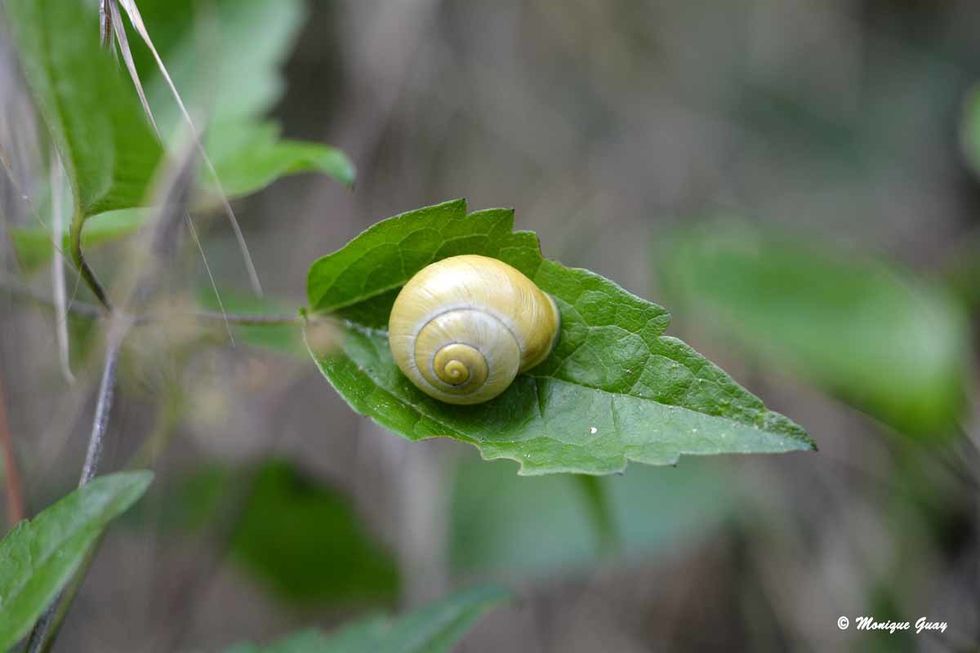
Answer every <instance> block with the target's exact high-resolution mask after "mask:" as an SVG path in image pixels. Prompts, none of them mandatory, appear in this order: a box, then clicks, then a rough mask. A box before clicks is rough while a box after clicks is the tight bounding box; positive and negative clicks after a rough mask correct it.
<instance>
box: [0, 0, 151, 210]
mask: <svg viewBox="0 0 980 653" xmlns="http://www.w3.org/2000/svg"><path fill="white" fill-rule="evenodd" d="M5 8H6V13H7V19H8V22H9V24H10V28H11V32H12V34H13V36H14V39H15V40H16V42H17V51H18V54H19V55H20V62H21V67H22V68H23V71H24V75H25V77H26V79H27V82H28V85H29V86H30V88H31V92H32V95H33V97H34V101H35V103H36V104H37V107H38V109H39V110H40V113H41V115H42V117H43V119H44V122H45V124H46V126H47V128H48V131H49V133H50V135H51V138H52V140H53V141H54V144H55V145H56V146H57V148H58V152H59V154H60V155H61V159H62V162H63V163H64V166H65V170H66V172H67V175H68V179H69V182H70V183H71V187H72V191H73V195H74V198H75V203H76V207H77V208H78V211H80V212H81V214H82V215H83V216H89V215H93V214H95V213H100V212H102V211H109V210H112V209H121V208H128V207H133V206H139V205H141V204H142V203H143V201H144V199H145V196H146V194H147V188H148V186H149V184H150V182H151V181H152V179H153V175H154V172H155V171H156V169H157V167H158V164H159V163H160V160H161V157H162V154H163V152H162V149H161V147H160V145H159V143H158V142H157V140H156V138H155V136H154V135H153V132H152V130H151V128H150V126H149V124H148V123H147V121H146V118H145V117H144V115H143V111H142V109H141V108H140V105H139V102H138V100H137V98H136V92H135V91H134V90H133V88H132V86H131V84H130V82H129V80H127V79H125V78H124V77H123V75H122V73H121V72H120V70H119V68H118V67H117V66H116V64H115V62H114V61H113V59H112V56H111V55H110V54H109V53H108V52H106V51H105V50H103V49H102V48H101V46H100V45H99V28H98V18H97V14H96V3H92V2H82V0H8V2H6V4H5Z"/></svg>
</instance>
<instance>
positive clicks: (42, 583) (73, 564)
mask: <svg viewBox="0 0 980 653" xmlns="http://www.w3.org/2000/svg"><path fill="white" fill-rule="evenodd" d="M152 478H153V474H152V473H151V472H147V471H138V472H124V473H120V474H112V475H109V476H102V477H99V478H97V479H95V480H93V481H92V482H91V483H89V484H88V485H85V486H84V487H82V488H79V489H78V490H75V491H74V492H72V493H71V494H69V495H68V496H66V497H64V498H63V499H61V500H60V501H58V502H57V503H55V504H54V505H52V506H50V507H49V508H47V509H46V510H44V511H43V512H41V513H40V514H39V515H38V516H37V517H35V518H34V519H33V520H31V521H23V522H21V523H20V524H18V525H17V526H16V527H15V528H14V529H13V530H12V531H11V532H10V533H8V534H7V536H6V537H4V539H3V541H2V542H0V650H7V649H8V648H10V647H11V646H13V645H14V644H15V643H16V642H17V641H18V640H19V639H20V638H22V637H23V636H24V635H26V634H27V632H28V631H29V630H30V629H31V627H32V626H33V625H34V622H35V621H36V620H37V618H38V617H39V616H40V615H41V613H42V612H43V611H44V609H45V608H46V607H47V605H48V604H49V603H50V602H51V601H52V600H53V599H54V598H55V596H57V594H58V592H59V591H61V589H62V588H63V587H64V585H65V583H67V582H68V580H69V579H70V578H71V576H72V574H73V573H74V572H75V570H76V569H77V568H78V565H79V564H80V563H81V561H82V560H83V559H84V557H85V555H86V553H87V552H88V549H89V547H90V546H91V545H92V543H93V542H94V541H95V540H96V538H98V536H99V534H100V533H101V532H102V531H103V530H104V529H105V527H106V525H107V524H108V523H109V521H110V520H112V519H113V518H114V517H116V516H117V515H119V514H120V513H122V512H123V511H124V510H126V509H127V508H128V507H129V506H131V505H132V504H133V503H134V502H135V501H136V500H137V499H139V498H140V497H141V496H142V495H143V493H144V492H145V491H146V488H147V487H148V486H149V484H150V481H151V480H152Z"/></svg>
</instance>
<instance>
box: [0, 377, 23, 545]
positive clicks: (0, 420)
mask: <svg viewBox="0 0 980 653" xmlns="http://www.w3.org/2000/svg"><path fill="white" fill-rule="evenodd" d="M0 451H2V453H3V466H4V479H5V482H4V488H5V490H6V494H7V521H8V522H10V525H11V526H13V525H14V524H16V523H17V522H19V521H20V520H21V519H23V518H24V495H23V492H22V491H21V482H20V470H19V469H18V468H17V458H16V455H15V453H14V441H13V436H11V434H10V424H9V423H8V421H7V402H6V398H5V397H4V394H3V384H2V383H0Z"/></svg>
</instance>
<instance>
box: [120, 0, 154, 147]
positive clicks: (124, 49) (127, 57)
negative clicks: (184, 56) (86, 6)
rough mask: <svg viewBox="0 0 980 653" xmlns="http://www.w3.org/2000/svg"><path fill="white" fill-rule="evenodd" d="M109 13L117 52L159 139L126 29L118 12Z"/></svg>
mask: <svg viewBox="0 0 980 653" xmlns="http://www.w3.org/2000/svg"><path fill="white" fill-rule="evenodd" d="M109 2H110V4H111V3H112V0H109ZM109 13H110V14H111V20H112V31H113V32H114V33H115V34H116V42H117V43H118V44H119V52H120V53H121V54H122V58H123V62H124V63H125V64H126V70H127V71H129V77H130V79H132V80H133V86H135V87H136V94H137V95H138V96H139V99H140V104H141V105H143V112H144V113H146V118H147V120H149V121H150V125H152V126H153V131H154V132H156V135H157V138H160V129H159V128H158V127H157V121H156V119H154V117H153V110H152V109H150V103H149V101H147V99H146V92H145V91H144V90H143V82H142V81H140V75H139V71H137V70H136V62H135V61H133V52H132V50H130V49H129V38H128V37H127V36H126V27H125V26H124V25H123V22H122V17H121V16H120V15H119V12H118V11H115V10H113V9H110V10H109Z"/></svg>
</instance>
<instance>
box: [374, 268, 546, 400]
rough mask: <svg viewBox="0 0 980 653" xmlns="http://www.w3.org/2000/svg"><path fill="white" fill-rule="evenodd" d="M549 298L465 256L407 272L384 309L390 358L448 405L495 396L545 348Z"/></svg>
mask: <svg viewBox="0 0 980 653" xmlns="http://www.w3.org/2000/svg"><path fill="white" fill-rule="evenodd" d="M559 321H560V316H559V313H558V308H557V306H556V305H555V302H554V300H553V299H552V298H551V297H550V296H548V295H547V294H545V293H544V292H542V291H541V290H540V289H539V288H538V287H537V286H536V285H534V283H533V282H532V281H531V280H530V279H528V278H527V277H526V276H524V275H523V274H521V272H519V271H518V270H516V269H515V268H513V267H511V266H509V265H507V264H506V263H503V262H502V261H498V260H497V259H493V258H489V257H486V256H478V255H474V254H467V255H463V256H453V257H450V258H447V259H443V260H441V261H437V262H436V263H433V264H431V265H429V266H427V267H425V268H423V269H422V270H420V271H419V272H418V273H417V274H416V275H415V276H414V277H412V278H411V279H410V280H409V282H408V283H407V284H405V287H404V288H402V290H401V292H400V293H399V294H398V297H397V298H396V299H395V303H394V306H393V307H392V309H391V316H390V319H389V323H388V342H389V345H390V346H391V352H392V355H393V356H394V359H395V363H396V364H397V365H398V367H399V368H400V369H401V370H402V372H403V373H404V374H405V375H406V376H407V377H408V378H409V379H411V381H412V382H413V383H414V384H415V385H416V386H418V388H419V389H421V390H422V391H423V392H425V393H426V394H428V395H430V396H432V397H435V398H436V399H439V400H441V401H445V402H447V403H452V404H476V403H481V402H484V401H488V400H489V399H492V398H493V397H496V396H497V395H499V394H500V393H501V392H503V391H504V390H506V389H507V387H508V386H509V385H510V384H511V383H512V382H513V380H514V377H516V376H517V374H518V373H519V372H523V371H525V370H528V369H530V368H532V367H534V366H535V365H537V364H538V363H540V362H541V361H543V360H544V359H545V358H547V356H548V354H550V353H551V350H552V348H553V347H554V344H555V340H556V339H557V335H558V327H559Z"/></svg>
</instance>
